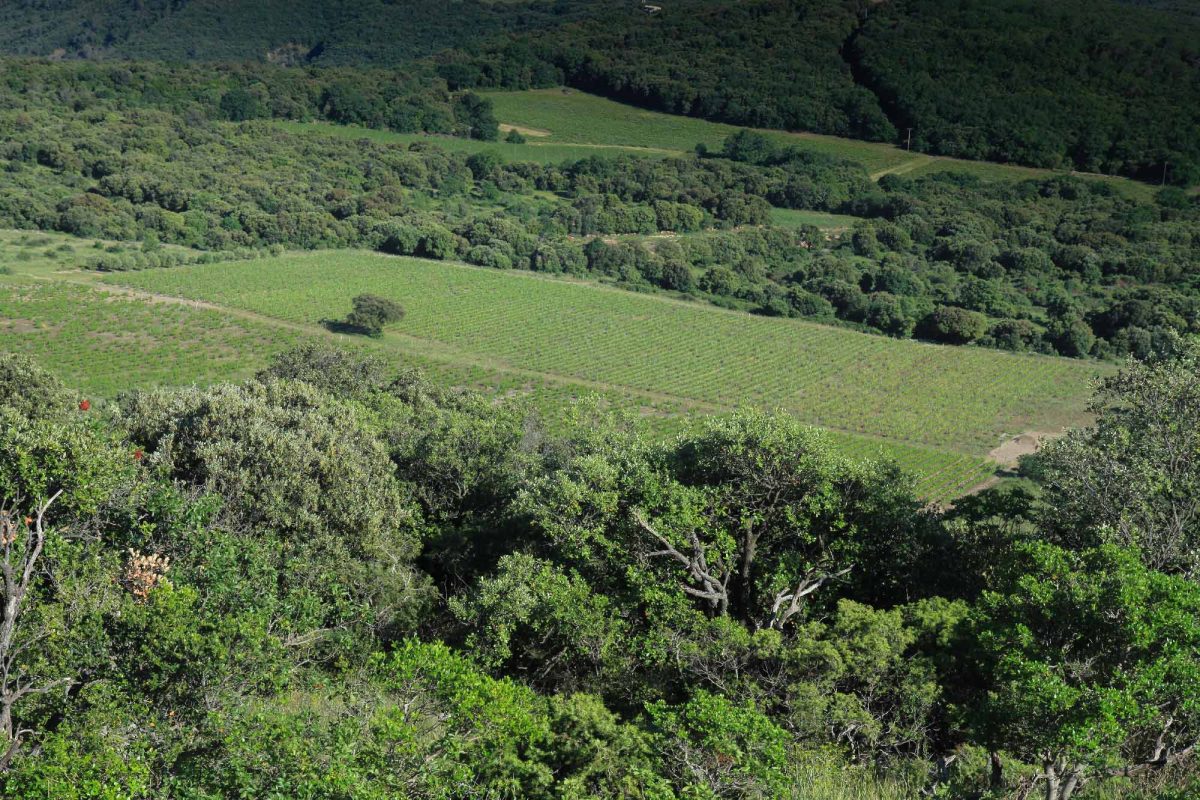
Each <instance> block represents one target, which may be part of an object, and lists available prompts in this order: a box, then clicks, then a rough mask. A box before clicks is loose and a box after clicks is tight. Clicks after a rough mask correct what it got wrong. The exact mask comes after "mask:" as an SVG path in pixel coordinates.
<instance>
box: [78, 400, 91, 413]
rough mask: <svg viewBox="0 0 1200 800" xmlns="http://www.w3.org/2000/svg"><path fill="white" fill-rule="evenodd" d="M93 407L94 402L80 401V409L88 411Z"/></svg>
mask: <svg viewBox="0 0 1200 800" xmlns="http://www.w3.org/2000/svg"><path fill="white" fill-rule="evenodd" d="M91 407H92V404H91V402H90V401H88V400H80V401H79V410H80V411H87V410H88V409H89V408H91Z"/></svg>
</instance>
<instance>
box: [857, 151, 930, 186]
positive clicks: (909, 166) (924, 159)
mask: <svg viewBox="0 0 1200 800" xmlns="http://www.w3.org/2000/svg"><path fill="white" fill-rule="evenodd" d="M938 160H939V159H938V157H937V156H927V155H918V156H915V157H913V159H912V160H911V161H904V162H902V163H900V164H896V165H895V166H893V167H888V168H887V169H881V170H879V171H878V172H872V173H871V180H873V181H877V180H879V179H880V178H882V177H883V176H884V175H903V174H904V173H906V172H912V171H913V170H914V169H916V168H917V167H923V166H925V165H926V164H932V163H934V162H935V161H938Z"/></svg>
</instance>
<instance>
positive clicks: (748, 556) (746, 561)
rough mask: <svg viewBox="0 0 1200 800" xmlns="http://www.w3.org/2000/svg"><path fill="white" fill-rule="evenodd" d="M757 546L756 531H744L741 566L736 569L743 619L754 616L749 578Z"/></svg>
mask: <svg viewBox="0 0 1200 800" xmlns="http://www.w3.org/2000/svg"><path fill="white" fill-rule="evenodd" d="M757 548H758V533H756V532H755V531H754V530H753V529H751V530H748V531H746V543H745V545H743V547H742V566H741V569H740V570H738V581H739V582H740V583H741V592H739V594H740V595H741V597H740V600H741V604H742V608H741V612H742V616H743V617H744V618H745V619H750V618H752V617H753V616H754V609H753V608H751V607H750V606H751V604H752V602H753V600H754V584H753V581H752V580H751V576H752V574H753V572H752V569H751V568H752V566H753V564H754V555H755V552H754V551H755V550H756V549H757Z"/></svg>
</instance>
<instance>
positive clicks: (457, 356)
mask: <svg viewBox="0 0 1200 800" xmlns="http://www.w3.org/2000/svg"><path fill="white" fill-rule="evenodd" d="M76 275H78V276H79V277H74V278H68V277H66V276H59V277H57V278H48V277H39V278H38V279H39V280H44V281H54V280H59V281H63V280H65V281H66V282H69V283H73V284H76V285H80V286H86V287H89V288H91V289H95V290H97V291H100V292H105V293H108V294H112V295H115V296H120V297H128V298H131V299H137V300H141V301H143V302H147V303H161V304H173V305H181V306H188V307H191V308H198V309H204V310H207V311H213V312H216V313H220V314H224V315H226V316H230V317H234V318H237V319H244V320H248V321H251V322H256V323H259V324H263V325H270V326H274V327H277V328H283V329H287V330H291V331H296V332H299V333H305V334H308V335H313V336H321V337H323V338H325V339H327V340H330V341H337V342H342V343H345V342H347V341H348V340H351V339H353V338H354V337H352V336H351V335H349V334H344V333H337V332H335V331H331V330H329V329H327V328H326V327H324V326H323V325H319V324H307V323H300V322H292V321H289V320H284V319H279V318H278V317H272V316H268V315H266V314H260V313H258V312H254V311H248V310H245V309H240V308H233V307H230V306H224V305H221V304H219V303H212V302H208V301H204V300H195V299H191V298H184V297H176V296H174V295H166V294H158V293H155V292H147V291H143V290H140V289H133V288H131V287H128V286H121V285H118V284H111V283H103V282H101V281H98V280H96V279H95V278H94V277H92V276H90V275H88V276H86V277H85V276H84V275H85V274H84V273H76ZM606 288H607V287H606ZM612 291H618V292H619V291H623V290H621V289H612ZM676 302H682V301H676ZM371 342H372V344H373V345H374V346H376V347H382V348H385V349H387V350H389V351H391V352H393V353H397V354H401V355H407V356H412V357H416V358H423V359H427V360H430V361H436V362H439V363H442V364H446V365H450V366H459V367H473V368H477V369H482V370H487V371H491V372H495V373H499V374H503V375H508V376H513V377H520V378H527V379H530V380H536V381H540V382H542V383H545V384H549V385H553V386H559V387H568V388H571V387H574V388H577V389H580V390H583V391H585V392H586V391H594V392H611V393H618V394H622V395H626V396H629V397H634V398H639V399H642V400H647V401H651V402H660V403H670V404H673V405H677V406H679V407H681V408H685V409H688V410H694V411H700V412H704V413H708V414H719V413H729V412H731V411H735V410H737V408H738V406H737V405H724V404H717V403H712V402H708V401H705V400H699V399H697V398H694V397H686V396H682V395H677V394H671V393H668V392H656V391H650V390H647V389H641V388H637V387H633V386H627V385H625V384H619V383H611V382H606V381H595V380H589V379H586V378H577V377H573V376H568V375H562V374H559V373H555V372H545V371H541V370H532V369H525V368H522V367H516V366H513V365H512V364H510V363H508V362H506V361H503V360H499V359H492V358H485V357H481V356H478V355H476V354H474V353H469V352H464V351H462V350H460V349H458V348H455V347H453V346H451V345H447V344H445V343H444V342H438V341H434V340H430V339H424V338H421V337H418V336H412V335H410V334H405V333H401V332H399V331H385V332H384V334H383V335H382V337H381V338H379V339H374V340H371ZM821 427H823V428H825V429H827V430H829V431H832V432H834V433H841V434H847V435H851V436H854V437H856V438H859V439H870V440H874V441H878V442H880V443H881V444H903V442H897V441H896V440H893V439H890V438H887V437H882V436H876V435H872V434H868V433H863V432H861V431H852V430H848V429H844V428H839V427H836V426H832V425H828V424H823V425H822V426H821ZM946 452H952V451H946Z"/></svg>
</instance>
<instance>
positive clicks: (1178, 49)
mask: <svg viewBox="0 0 1200 800" xmlns="http://www.w3.org/2000/svg"><path fill="white" fill-rule="evenodd" d="M439 58H440V59H442V60H443V61H444V62H445V63H443V64H442V66H441V67H440V69H441V71H442V73H443V74H444V75H445V76H446V77H447V78H448V79H449V80H450V81H451V83H452V84H454V85H459V86H477V85H484V86H500V87H509V88H526V87H528V86H538V85H552V84H554V83H564V82H565V83H567V84H570V85H572V86H576V87H578V88H581V89H585V90H587V91H592V92H596V93H599V94H605V95H608V96H610V97H613V98H615V99H618V100H623V101H626V102H631V103H636V104H639V105H644V106H648V107H650V108H655V109H658V110H661V111H668V112H671V113H676V114H689V115H693V116H699V117H705V118H708V119H717V120H723V121H726V122H732V123H735V124H740V125H751V126H756V127H765V128H787V129H802V130H811V131H817V132H820V133H831V134H837V135H842V136H853V137H857V138H863V139H870V140H876V141H888V142H895V143H900V144H907V143H908V134H909V130H908V129H909V128H911V129H912V130H911V133H912V138H911V145H912V148H913V149H914V150H919V151H924V152H930V153H939V154H943V155H952V156H962V157H965V158H974V159H989V160H994V161H1004V162H1014V163H1019V164H1028V165H1032V166H1041V167H1073V168H1075V169H1079V170H1084V171H1095V172H1109V173H1119V174H1123V175H1130V176H1134V177H1138V178H1142V179H1146V180H1153V181H1155V182H1159V181H1161V180H1162V179H1163V178H1164V176H1165V177H1166V179H1167V180H1169V181H1171V182H1173V183H1177V184H1181V185H1191V184H1194V183H1197V182H1200V144H1198V143H1197V141H1196V136H1195V131H1196V130H1197V128H1198V127H1200V116H1198V115H1200V110H1198V109H1200V22H1198V21H1197V20H1196V19H1195V18H1194V16H1192V15H1184V14H1179V13H1175V14H1168V13H1164V12H1161V11H1158V10H1147V9H1144V8H1136V7H1128V6H1119V5H1117V4H1114V3H1109V2H1100V3H1096V2H1088V1H1087V0H1071V1H1070V2H1058V1H1057V0H1056V1H1055V2H1050V1H1049V0H1038V2H1024V3H996V2H992V0H975V1H973V2H959V0H896V2H886V3H863V2H852V1H849V0H847V1H845V2H837V1H822V0H752V2H745V3H722V2H714V1H713V0H679V1H678V2H674V3H668V4H665V5H664V6H663V10H662V11H661V12H659V13H657V14H653V15H645V14H639V13H636V12H635V11H633V10H632V9H630V8H624V7H619V8H617V9H614V10H612V11H611V12H610V13H609V14H608V15H606V16H603V17H600V18H597V19H589V20H585V21H582V22H579V23H575V24H570V25H566V26H564V27H562V28H560V29H557V30H554V31H550V32H544V31H543V32H539V33H537V34H536V35H529V36H518V37H517V38H516V39H515V40H512V41H511V42H509V43H506V44H502V45H498V46H496V47H494V48H493V50H492V52H491V53H488V54H484V55H482V56H481V55H479V54H477V53H475V52H474V51H471V52H469V53H461V54H460V55H458V56H454V55H448V54H442V55H440V56H439Z"/></svg>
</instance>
